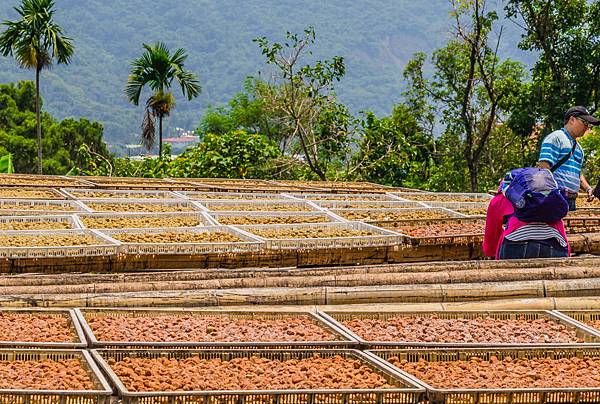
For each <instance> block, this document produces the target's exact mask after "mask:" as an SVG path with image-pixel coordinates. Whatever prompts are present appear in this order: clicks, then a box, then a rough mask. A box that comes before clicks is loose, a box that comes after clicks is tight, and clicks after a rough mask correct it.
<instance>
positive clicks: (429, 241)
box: [394, 217, 485, 246]
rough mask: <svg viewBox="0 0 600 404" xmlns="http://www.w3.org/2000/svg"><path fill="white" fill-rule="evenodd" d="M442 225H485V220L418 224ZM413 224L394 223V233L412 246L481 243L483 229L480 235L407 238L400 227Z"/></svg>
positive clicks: (438, 221) (421, 222) (422, 221)
mask: <svg viewBox="0 0 600 404" xmlns="http://www.w3.org/2000/svg"><path fill="white" fill-rule="evenodd" d="M444 223H452V224H461V223H483V224H485V220H483V219H481V218H477V217H473V218H452V219H433V220H427V219H425V220H420V221H418V224H423V225H431V224H444ZM413 225H415V222H410V221H397V222H396V223H395V228H394V231H396V232H398V233H399V234H402V235H403V237H404V240H405V241H406V242H407V243H408V244H410V245H412V246H419V245H447V244H471V243H481V242H482V241H483V233H484V231H483V229H482V230H481V232H480V233H471V234H468V233H463V234H453V235H448V236H431V237H414V236H409V235H406V234H404V233H402V229H400V227H402V226H413Z"/></svg>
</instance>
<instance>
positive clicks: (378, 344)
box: [318, 310, 600, 349]
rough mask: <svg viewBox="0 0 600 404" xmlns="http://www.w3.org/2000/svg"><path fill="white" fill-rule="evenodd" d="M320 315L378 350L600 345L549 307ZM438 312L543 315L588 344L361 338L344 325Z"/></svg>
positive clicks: (514, 316)
mask: <svg viewBox="0 0 600 404" xmlns="http://www.w3.org/2000/svg"><path fill="white" fill-rule="evenodd" d="M318 313H319V315H320V316H321V317H323V318H324V319H325V320H326V321H328V322H330V323H331V324H332V325H333V326H335V327H337V328H339V329H341V330H343V331H344V332H345V333H346V334H348V335H350V336H351V337H352V338H353V339H355V340H356V341H358V342H359V343H360V344H361V346H362V347H364V348H367V349H378V348H386V347H396V348H414V347H422V348H483V347H488V348H489V347H491V348H507V347H522V346H527V347H537V348H547V347H574V346H584V344H600V333H598V334H594V333H591V332H590V331H589V330H588V329H587V328H586V327H582V326H581V325H579V324H577V323H575V322H574V321H569V320H565V319H564V318H562V317H561V316H558V315H556V314H554V313H553V312H551V311H546V310H510V311H509V310H481V311H474V310H473V311H471V310H470V311H364V312H349V311H336V310H325V311H318ZM431 315H435V316H437V317H438V318H440V319H461V318H464V319H475V318H481V317H491V318H493V319H502V320H516V319H519V318H521V317H524V318H525V319H526V320H537V319H539V318H547V319H550V320H554V321H556V322H557V323H560V324H562V325H564V326H566V327H568V328H569V329H571V330H573V331H575V333H576V335H577V337H579V338H581V339H583V340H584V343H562V344H561V343H553V344H540V343H537V344H536V343H514V344H500V343H490V342H477V343H468V342H447V343H444V342H414V341H412V342H410V341H372V340H365V339H364V338H362V337H360V336H359V335H358V334H356V333H355V332H354V331H352V330H351V329H350V328H348V327H347V326H345V325H344V324H343V322H344V321H346V320H350V319H377V320H387V319H390V318H393V317H427V316H431Z"/></svg>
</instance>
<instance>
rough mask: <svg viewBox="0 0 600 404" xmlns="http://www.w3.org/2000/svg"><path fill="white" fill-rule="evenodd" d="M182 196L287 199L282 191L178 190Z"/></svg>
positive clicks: (212, 199) (216, 198) (195, 197)
mask: <svg viewBox="0 0 600 404" xmlns="http://www.w3.org/2000/svg"><path fill="white" fill-rule="evenodd" d="M176 194H177V195H179V196H180V197H182V198H186V199H191V200H194V201H196V200H210V201H221V200H250V201H253V200H264V201H270V200H285V199H288V198H287V196H286V195H284V194H280V193H264V192H202V191H178V192H176Z"/></svg>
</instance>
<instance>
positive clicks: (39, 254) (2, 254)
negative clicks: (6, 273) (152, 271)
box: [0, 229, 119, 258]
mask: <svg viewBox="0 0 600 404" xmlns="http://www.w3.org/2000/svg"><path fill="white" fill-rule="evenodd" d="M2 235H3V236H13V237H16V236H44V235H51V236H56V235H59V236H60V235H64V236H68V235H89V236H92V237H94V238H95V239H96V240H98V244H95V245H77V246H44V247H1V248H0V258H49V257H55V258H56V257H86V256H109V255H115V254H117V252H118V250H119V243H118V242H116V241H115V240H112V239H111V238H110V237H106V236H105V235H104V234H102V233H100V232H98V231H96V230H88V229H72V230H7V231H3V232H2Z"/></svg>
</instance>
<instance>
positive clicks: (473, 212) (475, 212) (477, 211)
mask: <svg viewBox="0 0 600 404" xmlns="http://www.w3.org/2000/svg"><path fill="white" fill-rule="evenodd" d="M450 209H452V210H454V211H455V212H458V213H462V214H463V215H469V216H485V215H486V214H487V208H458V209H454V208H450Z"/></svg>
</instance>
